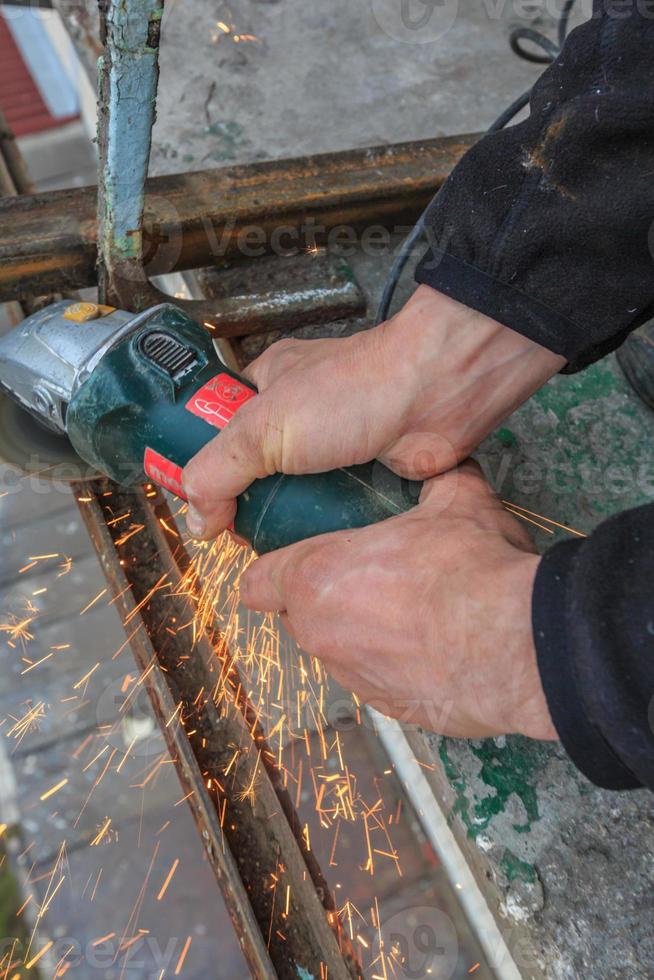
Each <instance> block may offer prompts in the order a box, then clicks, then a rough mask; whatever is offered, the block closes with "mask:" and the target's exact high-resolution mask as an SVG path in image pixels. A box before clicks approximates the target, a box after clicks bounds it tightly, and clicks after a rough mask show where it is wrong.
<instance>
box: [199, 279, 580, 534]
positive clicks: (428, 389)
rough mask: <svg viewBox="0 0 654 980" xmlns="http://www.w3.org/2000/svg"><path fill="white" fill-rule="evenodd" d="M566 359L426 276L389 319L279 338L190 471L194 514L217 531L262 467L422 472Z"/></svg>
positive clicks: (487, 427) (493, 421)
mask: <svg viewBox="0 0 654 980" xmlns="http://www.w3.org/2000/svg"><path fill="white" fill-rule="evenodd" d="M564 363H565V361H564V359H563V358H561V357H559V356H557V355H556V354H552V353H551V352H550V351H548V350H546V349H545V348H543V347H540V346H539V345H538V344H535V343H533V342H532V341H530V340H528V339H526V338H525V337H522V336H521V335H520V334H518V333H515V331H513V330H509V329H508V328H507V327H504V326H502V325H501V324H499V323H496V322H495V321H494V320H491V319H489V318H488V317H486V316H483V315H482V314H480V313H476V312H474V311H473V310H470V309H468V307H465V306H462V305H461V304H460V303H456V302H454V300H451V299H449V298H448V297H446V296H443V295H442V294H441V293H438V292H436V290H434V289H431V288H430V287H429V286H420V287H419V288H418V289H417V291H416V292H415V293H414V295H413V297H412V299H411V300H410V301H409V302H408V303H407V305H406V306H405V307H404V309H403V310H402V311H401V312H400V313H398V315H397V316H395V317H394V318H393V319H392V320H389V321H388V322H387V323H384V324H382V325H381V326H379V327H375V328H373V329H371V330H367V331H365V332H363V333H359V334H356V335H355V336H353V337H348V338H345V339H339V340H283V341H281V342H280V343H277V344H274V345H273V346H272V347H270V348H269V349H268V350H267V351H266V352H265V353H264V354H262V355H261V357H259V358H258V359H257V360H256V361H254V362H253V363H252V364H251V365H250V367H249V368H248V369H247V371H246V372H245V376H246V377H247V378H249V379H250V380H251V381H252V382H253V383H254V384H255V385H256V386H257V387H258V389H259V392H260V394H259V396H258V398H253V399H252V400H251V401H249V402H247V403H246V404H245V405H244V406H243V407H242V408H241V409H240V410H239V412H238V414H237V415H236V416H235V417H234V418H233V419H232V421H231V422H230V423H229V425H228V426H227V427H226V428H225V429H224V430H223V431H222V432H221V433H220V435H219V436H218V437H217V438H216V439H214V440H213V441H212V442H211V443H209V444H208V445H207V446H205V448H204V449H203V450H202V451H201V452H200V453H198V455H197V456H196V457H195V459H193V460H192V461H191V462H190V463H189V465H188V466H187V467H186V470H185V472H184V487H185V492H186V495H187V496H188V499H189V501H190V505H191V507H190V510H189V516H188V525H189V530H190V531H191V533H192V534H193V535H194V536H196V537H199V538H211V537H215V536H216V535H217V534H218V532H219V531H221V530H222V529H223V528H225V527H226V526H227V525H228V524H229V523H230V521H231V520H232V519H233V517H234V514H235V509H236V503H235V498H236V497H237V496H238V495H239V494H240V493H242V492H243V490H245V489H246V488H247V487H248V486H249V485H250V484H251V483H252V482H253V481H254V480H255V479H257V478H258V477H264V476H269V475H270V474H272V473H317V472H322V471H325V470H331V469H335V468H336V467H339V466H348V465H351V464H353V463H364V462H368V461H369V460H371V459H381V460H382V461H383V462H385V463H386V465H387V466H389V467H390V468H391V469H392V470H394V471H395V472H396V473H399V474H400V475H402V476H406V477H410V478H413V479H419V480H423V479H426V478H428V477H431V476H434V475H436V474H437V473H442V472H444V471H445V470H448V469H450V468H451V467H452V466H454V465H455V464H456V463H457V462H458V461H460V460H462V459H465V458H466V457H467V456H468V455H469V454H470V453H471V452H472V450H473V449H475V448H476V447H477V446H478V445H479V443H480V442H481V441H482V439H484V438H485V436H486V435H488V433H489V432H491V431H492V430H493V429H494V428H495V427H496V426H497V424H498V423H499V422H500V421H501V420H502V419H504V418H505V417H506V416H507V415H509V414H510V413H511V412H512V411H513V410H514V409H515V408H516V407H517V406H518V405H520V404H521V403H522V402H523V401H525V400H526V399H527V398H528V397H529V396H530V395H531V394H532V393H533V392H534V391H535V390H536V389H537V388H539V387H540V386H541V385H542V384H543V383H544V382H545V381H546V380H547V379H548V378H549V377H551V376H552V375H553V374H555V373H556V372H557V371H559V370H560V369H561V367H562V366H563V364H564Z"/></svg>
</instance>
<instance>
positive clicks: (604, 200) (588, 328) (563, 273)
mask: <svg viewBox="0 0 654 980" xmlns="http://www.w3.org/2000/svg"><path fill="white" fill-rule="evenodd" d="M653 222H654V2H652V3H649V2H647V0H634V2H631V0H613V2H611V0H603V2H601V3H598V2H596V3H595V4H594V12H593V17H592V19H591V20H590V21H588V22H587V23H586V24H584V25H583V26H582V27H579V28H578V29H577V30H576V31H574V32H573V33H572V34H571V35H570V37H569V39H568V41H567V42H566V44H565V46H564V50H563V52H562V53H561V55H560V56H559V58H558V59H557V61H556V62H555V63H554V64H553V65H552V66H551V67H550V68H549V69H548V70H547V71H546V72H545V73H544V75H543V76H542V77H541V79H540V80H539V82H538V83H537V85H536V87H535V89H534V92H533V96H532V100H531V112H530V115H529V118H528V119H527V120H526V121H525V122H523V123H521V124H519V125H516V126H513V127H511V128H510V129H507V130H504V131H502V132H499V133H495V134H493V135H489V136H486V137H485V138H484V139H482V140H481V142H479V143H478V144H477V145H476V146H475V147H474V148H473V149H472V150H471V151H470V152H469V153H468V154H467V155H466V156H465V158H464V159H463V160H462V161H461V163H460V164H459V166H458V167H457V168H456V169H455V171H454V172H453V173H452V175H451V177H450V178H449V180H448V181H447V182H446V184H445V186H444V188H443V189H442V190H441V192H440V194H439V195H438V197H437V199H436V201H435V203H434V204H433V205H432V207H431V209H430V212H429V214H428V217H427V233H428V236H429V243H430V246H429V249H428V251H427V254H426V255H425V257H424V258H423V259H422V261H421V262H420V264H419V266H418V269H417V273H416V278H417V280H418V282H420V283H426V284H427V285H430V286H433V287H434V288H436V289H438V290H440V291H441V292H443V293H446V294H448V295H449V296H452V297H453V298H454V299H457V300H459V301H460V302H462V303H465V304H466V305H467V306H470V307H472V308H473V309H476V310H479V311H481V312H483V313H486V314H487V315H489V316H491V317H492V318H493V319H495V320H498V321H499V322H501V323H503V324H505V325H506V326H508V327H511V328H512V329H514V330H516V331H518V332H519V333H521V334H523V335H525V336H527V337H530V338H531V339H532V340H535V341H536V342H537V343H539V344H541V345H543V346H544V347H547V348H549V349H550V350H553V351H555V352H557V353H559V354H562V355H563V356H564V357H566V358H567V359H568V362H569V369H572V370H576V369H579V368H580V367H583V366H585V365H586V364H588V363H590V362H592V361H594V360H596V359H597V358H599V357H600V356H602V355H603V354H605V353H608V352H609V351H610V350H612V349H614V348H615V347H617V346H619V344H620V343H621V342H622V340H623V339H624V338H625V336H626V335H627V334H628V333H629V332H630V331H631V330H633V329H635V327H637V326H639V325H640V324H641V323H643V322H644V321H646V320H647V319H649V318H650V317H651V316H652V315H654V260H653V256H652V252H654V233H653V231H652V229H653V227H654V226H653ZM533 626H534V638H535V643H536V648H537V654H538V664H539V670H540V673H541V678H542V682H543V687H544V690H545V694H546V697H547V701H548V704H549V707H550V711H551V714H552V717H553V721H554V724H555V726H556V729H557V731H558V733H559V736H560V737H561V739H562V741H563V743H564V746H565V747H566V749H567V751H568V753H569V754H570V756H571V757H572V759H573V760H574V761H575V763H576V764H577V766H578V767H579V768H580V769H581V770H582V772H584V773H585V774H586V775H587V776H588V777H589V778H590V779H591V780H593V781H594V782H595V783H597V784H598V785H600V786H604V787H607V788H611V789H630V788H633V787H637V786H641V785H645V786H649V787H650V788H651V789H654V504H652V505H649V506H646V507H642V508H639V509H637V510H634V511H629V512H626V513H624V514H621V515H619V516H618V517H615V518H613V519H612V520H610V521H607V522H606V523H605V524H603V525H602V526H601V527H600V528H599V529H598V530H596V531H595V533H594V534H593V535H592V536H591V537H590V538H589V539H587V540H585V541H575V542H567V543H564V544H560V545H557V546H556V547H554V548H553V549H552V550H551V551H550V552H548V553H547V554H546V555H545V557H544V558H543V560H542V562H541V565H540V568H539V572H538V575H537V578H536V583H535V589H534V596H533Z"/></svg>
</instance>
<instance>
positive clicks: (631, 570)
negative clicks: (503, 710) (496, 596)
mask: <svg viewBox="0 0 654 980" xmlns="http://www.w3.org/2000/svg"><path fill="white" fill-rule="evenodd" d="M653 589H654V504H647V505H646V506H644V507H638V508H636V509H635V510H630V511H626V512H625V513H624V514H619V515H618V516H617V517H613V518H611V519H610V520H608V521H606V522H605V523H604V524H602V525H601V526H600V527H599V528H598V529H597V530H596V531H595V533H594V534H592V535H591V537H590V538H588V539H587V540H586V541H566V542H563V543H561V544H558V545H556V546H555V547H554V548H552V549H551V550H550V551H548V552H547V554H546V555H545V556H544V558H543V559H542V561H541V563H540V566H539V569H538V573H537V575H536V584H535V587H534V595H533V626H534V638H535V641H536V650H537V654H538V666H539V670H540V675H541V679H542V682H543V688H544V690H545V696H546V698H547V702H548V705H549V709H550V712H551V715H552V720H553V722H554V726H555V728H556V730H557V732H558V734H559V737H560V738H561V741H562V742H563V744H564V746H565V748H566V750H567V752H568V754H569V755H570V757H571V758H572V760H573V761H574V762H575V763H576V765H577V766H578V767H579V769H581V770H582V772H584V773H585V775H586V776H588V778H589V779H591V780H592V781H593V782H594V783H597V784H598V785H599V786H604V787H606V788H607V789H632V788H635V787H637V786H641V785H642V786H649V787H650V789H654V600H653V595H654V592H653Z"/></svg>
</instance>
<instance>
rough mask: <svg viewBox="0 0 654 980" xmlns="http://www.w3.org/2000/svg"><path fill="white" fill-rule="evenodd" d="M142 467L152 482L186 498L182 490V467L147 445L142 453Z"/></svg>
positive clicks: (183, 498)
mask: <svg viewBox="0 0 654 980" xmlns="http://www.w3.org/2000/svg"><path fill="white" fill-rule="evenodd" d="M143 469H144V470H145V472H146V474H147V475H148V476H149V477H150V479H151V480H152V482H153V483H156V484H158V486H160V487H163V488H164V490H170V492H171V493H174V494H175V496H177V497H181V498H182V500H186V497H185V496H184V491H183V490H182V467H181V466H178V465H177V463H173V462H172V460H170V459H166V457H165V456H162V455H161V453H157V452H155V451H154V449H150V447H149V446H148V448H147V449H146V450H145V453H144V455H143Z"/></svg>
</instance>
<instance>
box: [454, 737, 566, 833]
mask: <svg viewBox="0 0 654 980" xmlns="http://www.w3.org/2000/svg"><path fill="white" fill-rule="evenodd" d="M452 741H453V740H452V739H450V738H442V739H441V742H440V745H439V755H440V758H441V762H442V763H443V767H444V769H445V774H446V776H447V778H448V779H449V781H450V783H451V785H452V787H453V788H454V789H455V791H456V796H457V798H456V802H455V804H454V807H453V808H452V811H451V814H450V819H453V818H454V817H455V816H457V815H458V816H459V817H460V818H461V820H462V822H463V824H464V826H465V827H466V830H467V832H468V837H471V838H473V839H474V838H475V837H477V835H478V834H480V833H481V832H482V831H483V830H485V829H486V828H487V827H488V825H489V824H490V822H491V821H492V820H493V818H494V817H496V816H497V815H498V814H499V813H504V811H505V810H506V806H507V803H508V801H509V799H510V798H511V797H512V796H516V797H517V798H518V799H519V800H520V801H521V802H522V805H523V806H524V809H525V812H526V817H527V819H526V821H525V823H522V824H513V829H514V830H515V831H516V832H517V833H527V832H528V831H529V830H531V827H532V824H533V823H534V822H535V821H536V820H539V819H540V813H539V811H538V799H537V793H536V784H537V781H538V777H539V775H540V772H541V770H542V768H543V767H544V765H545V764H546V762H547V758H548V753H547V749H545V748H544V747H543V746H541V745H540V744H539V743H537V742H532V741H530V740H529V739H526V738H522V737H520V736H514V737H512V738H507V739H506V744H505V745H501V746H500V745H498V744H497V742H496V741H495V740H493V739H486V740H485V741H483V742H470V743H468V748H469V750H470V751H471V752H472V753H473V755H475V756H476V757H477V759H478V760H479V761H480V763H481V768H480V770H479V773H478V775H479V778H480V779H481V781H482V782H483V783H485V785H486V786H488V787H489V790H490V792H489V793H488V794H486V795H485V796H482V797H480V798H479V797H477V798H476V799H471V797H472V796H473V794H472V791H471V789H470V786H469V784H468V782H467V780H466V778H465V776H464V774H463V772H462V770H461V769H460V768H459V767H458V766H457V765H456V763H455V762H453V761H452V759H451V758H450V755H449V747H450V745H451V744H452Z"/></svg>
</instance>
